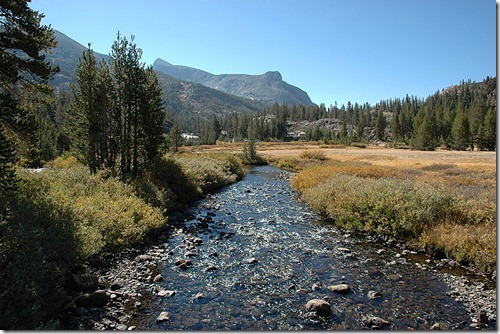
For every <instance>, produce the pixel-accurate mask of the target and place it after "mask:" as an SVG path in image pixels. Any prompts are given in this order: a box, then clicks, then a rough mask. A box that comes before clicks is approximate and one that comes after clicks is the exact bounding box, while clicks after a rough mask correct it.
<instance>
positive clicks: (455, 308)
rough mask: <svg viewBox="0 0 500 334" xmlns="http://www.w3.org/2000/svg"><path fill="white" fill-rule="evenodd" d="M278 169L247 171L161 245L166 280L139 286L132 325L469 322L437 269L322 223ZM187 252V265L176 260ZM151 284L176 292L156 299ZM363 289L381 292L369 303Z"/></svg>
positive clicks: (195, 211)
mask: <svg viewBox="0 0 500 334" xmlns="http://www.w3.org/2000/svg"><path fill="white" fill-rule="evenodd" d="M280 173H281V171H280V170H278V169H276V168H273V167H268V166H265V167H257V168H254V169H251V170H250V171H249V173H248V175H247V176H246V177H245V179H244V180H243V181H241V182H239V183H236V184H234V185H231V186H229V187H227V188H225V189H223V190H222V191H220V192H218V193H216V194H213V195H211V196H209V197H208V198H206V199H204V200H202V201H200V202H199V203H198V204H197V205H196V206H194V207H192V208H191V210H190V212H189V213H188V214H187V215H186V218H185V219H184V221H183V222H181V223H177V224H176V226H174V227H173V228H172V234H171V238H170V239H169V240H168V241H167V242H166V243H165V247H166V248H167V249H168V250H169V251H170V254H171V256H170V257H169V259H168V260H167V261H165V262H164V263H163V265H162V266H161V267H159V268H158V269H159V270H160V272H161V273H162V275H163V277H164V279H165V280H164V281H162V282H157V283H154V284H152V285H151V288H150V290H148V291H144V293H143V295H144V298H145V300H144V301H143V302H142V304H143V305H144V308H143V309H142V311H141V312H140V313H139V314H138V315H137V316H135V317H134V318H133V319H132V321H131V322H130V324H129V325H135V326H137V329H171V330H175V329H191V330H224V329H230V330H273V329H274V330H294V329H305V330H308V329H360V328H366V327H364V326H363V323H362V319H363V317H364V316H369V315H371V316H377V317H381V318H383V319H386V320H388V321H389V322H390V326H388V327H387V328H388V329H400V330H406V329H428V328H429V327H431V326H432V325H433V324H435V323H438V322H439V323H441V324H443V325H445V327H447V328H449V329H459V328H467V321H468V315H467V313H466V311H465V309H464V307H463V305H462V304H459V303H457V302H455V300H453V299H452V298H450V297H448V296H447V295H446V292H447V290H448V288H447V287H446V285H445V284H444V283H443V282H442V281H441V280H440V279H439V278H438V276H437V275H435V273H433V272H432V271H429V270H422V269H421V268H419V267H417V266H416V265H415V264H414V262H413V261H407V258H408V256H409V255H408V256H406V255H403V256H401V257H399V256H398V257H396V252H395V250H391V249H385V250H384V251H383V252H382V251H381V250H380V248H381V247H382V246H381V245H380V244H376V243H367V242H366V240H364V241H363V240H362V239H357V238H354V237H351V236H349V235H348V234H345V233H344V232H340V231H338V230H337V229H335V228H334V227H333V226H331V225H329V224H327V223H325V222H324V221H322V220H321V219H320V217H319V216H317V215H316V214H314V213H313V212H311V211H310V210H309V209H307V207H306V206H305V205H304V204H302V203H301V202H299V201H297V200H296V194H295V193H294V192H293V191H292V189H291V188H290V186H289V182H288V181H286V180H283V179H281V178H279V174H280ZM194 237H197V238H199V239H201V240H194ZM187 252H190V253H189V254H186V253H187ZM412 256H413V257H415V255H412ZM188 257H189V259H190V260H191V262H192V265H191V266H187V268H184V269H182V268H179V266H177V265H176V264H175V262H176V261H177V260H179V259H187V258H188ZM207 269H208V270H207ZM339 283H347V284H348V285H349V287H350V291H349V292H348V293H347V294H339V293H336V292H332V291H330V290H329V289H328V286H331V285H334V284H339ZM155 287H156V290H158V289H165V290H174V291H175V292H176V293H175V294H174V295H173V296H171V297H160V296H157V294H156V292H155ZM369 291H376V292H378V293H380V295H381V297H379V298H376V299H370V298H369V297H368V292H369ZM314 298H319V299H324V300H327V301H328V302H329V303H330V304H331V305H332V311H333V314H332V316H330V317H327V318H324V317H318V316H316V315H314V314H311V313H308V312H306V309H305V305H306V303H307V301H309V300H311V299H314ZM162 311H167V312H169V313H170V321H166V322H161V323H156V321H155V320H156V317H157V316H158V315H159V314H160V313H161V312H162Z"/></svg>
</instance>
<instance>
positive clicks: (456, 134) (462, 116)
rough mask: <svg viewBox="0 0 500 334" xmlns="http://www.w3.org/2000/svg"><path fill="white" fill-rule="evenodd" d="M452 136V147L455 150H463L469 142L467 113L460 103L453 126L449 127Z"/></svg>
mask: <svg viewBox="0 0 500 334" xmlns="http://www.w3.org/2000/svg"><path fill="white" fill-rule="evenodd" d="M451 136H452V138H453V148H454V149H456V150H465V149H467V147H468V146H469V144H470V126H469V119H468V117H467V114H466V113H465V111H464V108H463V106H462V105H460V106H459V109H458V111H457V115H456V116H455V120H454V121H453V126H452V128H451Z"/></svg>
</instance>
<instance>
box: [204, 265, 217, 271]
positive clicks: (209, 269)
mask: <svg viewBox="0 0 500 334" xmlns="http://www.w3.org/2000/svg"><path fill="white" fill-rule="evenodd" d="M217 269H218V268H217V267H216V266H208V268H207V269H205V270H206V271H215V270H217Z"/></svg>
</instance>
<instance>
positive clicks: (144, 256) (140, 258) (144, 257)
mask: <svg viewBox="0 0 500 334" xmlns="http://www.w3.org/2000/svg"><path fill="white" fill-rule="evenodd" d="M151 259H152V257H151V255H148V254H141V255H138V256H137V257H136V258H135V260H136V261H148V260H151Z"/></svg>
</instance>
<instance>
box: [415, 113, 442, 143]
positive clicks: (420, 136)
mask: <svg viewBox="0 0 500 334" xmlns="http://www.w3.org/2000/svg"><path fill="white" fill-rule="evenodd" d="M414 128H415V129H414V131H413V132H414V136H413V138H412V143H413V148H415V149H417V150H425V151H433V150H435V149H436V146H437V135H436V114H435V113H434V111H433V110H432V108H431V107H430V106H426V107H425V108H424V109H423V110H421V111H420V112H419V113H418V114H417V117H416V118H415V122H414Z"/></svg>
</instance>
